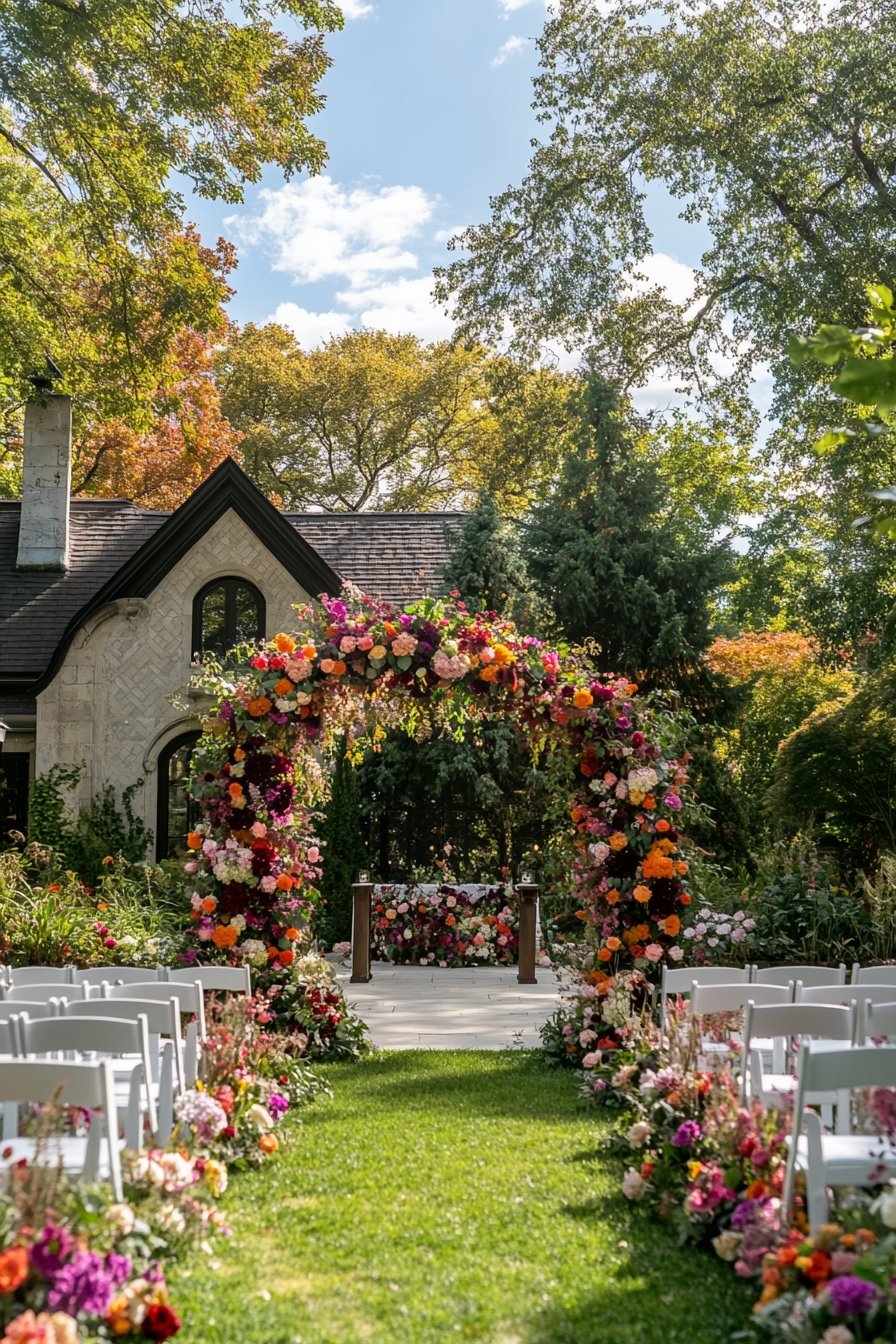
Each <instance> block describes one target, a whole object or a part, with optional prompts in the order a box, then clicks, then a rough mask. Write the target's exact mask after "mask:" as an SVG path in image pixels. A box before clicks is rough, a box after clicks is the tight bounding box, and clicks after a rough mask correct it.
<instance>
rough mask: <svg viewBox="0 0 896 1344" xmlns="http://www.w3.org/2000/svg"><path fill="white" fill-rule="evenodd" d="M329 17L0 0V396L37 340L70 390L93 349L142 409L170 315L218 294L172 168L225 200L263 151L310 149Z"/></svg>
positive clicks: (332, 14) (275, 155)
mask: <svg viewBox="0 0 896 1344" xmlns="http://www.w3.org/2000/svg"><path fill="white" fill-rule="evenodd" d="M280 20H282V21H285V22H286V23H288V24H292V25H293V26H296V25H297V26H296V32H295V34H294V35H292V36H290V35H288V34H287V33H284V32H282V31H280V28H279V27H278V21H280ZM341 22H342V20H341V13H340V11H339V9H338V8H337V7H336V6H335V4H332V3H330V0H242V3H241V4H239V5H237V4H224V3H221V0H191V2H190V3H189V4H187V3H182V2H181V0H0V87H2V90H3V101H2V107H0V277H2V283H0V377H2V379H3V380H4V383H5V400H6V401H7V402H8V403H10V404H11V405H12V406H14V405H15V402H16V398H17V394H20V393H21V392H22V390H23V388H24V379H25V378H26V377H27V376H28V375H29V374H30V373H33V372H34V371H35V370H38V371H39V370H41V369H42V368H43V357H44V352H45V351H49V352H50V353H51V354H52V356H53V358H54V359H55V360H56V362H57V363H58V364H59V365H60V367H61V368H62V370H63V373H64V375H65V378H66V382H65V390H67V391H72V392H74V393H76V394H77V395H78V397H79V399H80V400H81V401H84V400H85V399H87V400H89V399H90V395H91V393H92V391H95V390H96V387H97V384H99V382H100V381H101V380H100V376H99V373H98V372H97V365H99V366H101V367H102V371H103V374H104V375H105V377H106V380H107V383H108V385H109V386H111V387H116V386H119V380H118V374H119V373H123V374H125V375H126V382H125V388H126V396H125V398H124V399H123V400H122V402H120V404H119V406H118V408H117V410H118V413H122V411H123V410H125V409H127V410H130V411H131V412H134V413H140V412H143V413H145V412H146V409H147V405H148V402H149V400H150V397H151V393H152V391H153V390H154V389H155V388H156V387H157V386H158V384H159V382H160V380H161V374H162V364H163V361H164V357H165V355H166V354H167V352H168V350H169V347H170V341H171V338H172V337H173V336H174V334H175V332H176V331H177V330H178V328H184V327H193V328H195V329H196V330H199V331H208V330H209V329H210V327H211V325H212V322H211V320H210V313H209V306H210V305H211V306H212V307H214V306H216V305H219V304H220V302H221V300H222V298H223V297H225V296H226V289H225V290H222V289H221V286H220V284H219V283H218V282H217V281H216V280H215V279H214V277H211V278H210V276H209V272H208V267H207V265H205V264H203V262H202V258H201V257H200V255H199V252H198V239H195V238H194V237H192V235H190V234H189V231H188V232H187V234H186V235H185V226H184V220H183V213H184V201H183V198H182V196H181V194H180V192H179V190H178V188H179V185H180V184H181V183H185V184H188V185H189V186H190V187H191V188H192V189H193V190H195V191H196V192H197V193H199V194H200V195H204V196H208V197H214V198H218V199H223V200H227V201H233V202H237V201H239V200H241V199H242V188H243V184H244V183H245V182H247V181H256V180H257V179H258V178H259V176H260V175H261V172H262V169H263V167H264V166H265V164H271V163H273V164H276V165H278V167H280V168H281V169H282V170H283V172H284V173H285V174H286V175H287V176H289V175H291V174H293V173H295V172H297V171H299V170H301V169H310V170H312V171H315V170H317V169H318V168H320V167H321V165H322V163H323V161H324V147H323V145H322V143H321V142H320V140H319V139H318V138H317V137H316V136H314V135H313V134H312V133H311V131H310V130H309V128H308V126H307V124H306V123H307V119H308V118H309V116H310V115H311V114H313V113H314V112H315V111H316V110H317V109H318V108H319V107H320V106H321V96H320V94H319V93H318V91H317V84H318V82H319V80H320V78H321V76H322V75H323V73H324V72H325V70H326V69H327V66H328V64H329V59H328V57H327V55H326V52H325V50H324V47H323V36H322V34H323V32H324V31H326V30H328V29H333V28H338V27H339V26H340V25H341ZM302 29H304V32H302V31H301V30H302ZM185 238H186V239H187V240H188V241H187V242H185ZM156 338H160V339H156ZM13 418H14V417H13Z"/></svg>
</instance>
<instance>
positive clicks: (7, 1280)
mask: <svg viewBox="0 0 896 1344" xmlns="http://www.w3.org/2000/svg"><path fill="white" fill-rule="evenodd" d="M27 1277H28V1252H27V1251H26V1250H25V1248H24V1247H23V1246H10V1248H9V1250H7V1251H0V1293H14V1292H15V1290H16V1289H17V1288H19V1287H20V1286H21V1285H22V1284H23V1283H24V1282H25V1280H26V1279H27Z"/></svg>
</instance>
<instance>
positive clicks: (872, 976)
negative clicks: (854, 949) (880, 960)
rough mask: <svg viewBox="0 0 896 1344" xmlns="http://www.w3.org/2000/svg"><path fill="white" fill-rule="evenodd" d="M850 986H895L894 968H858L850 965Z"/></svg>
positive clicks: (856, 963) (895, 967)
mask: <svg viewBox="0 0 896 1344" xmlns="http://www.w3.org/2000/svg"><path fill="white" fill-rule="evenodd" d="M849 983H850V984H851V985H896V966H892V965H891V966H860V965H859V963H858V962H857V961H854V962H853V964H852V975H851V976H850V980H849Z"/></svg>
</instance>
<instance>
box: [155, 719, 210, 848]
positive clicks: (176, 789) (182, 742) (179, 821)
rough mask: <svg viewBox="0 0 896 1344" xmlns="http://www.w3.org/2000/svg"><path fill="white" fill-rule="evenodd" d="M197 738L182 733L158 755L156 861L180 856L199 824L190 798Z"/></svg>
mask: <svg viewBox="0 0 896 1344" xmlns="http://www.w3.org/2000/svg"><path fill="white" fill-rule="evenodd" d="M200 736H201V734H199V733H197V732H192V733H181V735H180V737H176V738H174V740H173V741H172V742H168V743H167V744H166V745H165V746H164V747H163V748H162V750H161V751H160V752H159V792H158V805H157V807H156V818H157V821H156V858H157V859H175V858H179V857H180V856H181V855H183V854H184V853H185V852H186V848H187V835H188V833H189V832H190V831H191V830H192V829H193V827H194V826H195V825H196V822H197V821H199V820H200V809H199V804H198V803H197V802H196V801H195V799H194V798H191V796H190V784H191V783H192V772H191V770H190V760H191V758H192V755H193V750H194V748H195V746H196V743H197V742H198V741H199V738H200Z"/></svg>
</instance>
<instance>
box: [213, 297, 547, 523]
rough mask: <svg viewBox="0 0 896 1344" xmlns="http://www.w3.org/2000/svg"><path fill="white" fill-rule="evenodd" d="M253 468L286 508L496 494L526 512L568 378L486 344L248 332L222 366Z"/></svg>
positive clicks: (452, 500)
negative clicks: (310, 346)
mask: <svg viewBox="0 0 896 1344" xmlns="http://www.w3.org/2000/svg"><path fill="white" fill-rule="evenodd" d="M218 381H219V384H220V387H221V392H222V405H223V409H224V413H225V415H226V416H227V417H228V419H229V420H230V422H231V424H232V425H233V426H234V427H235V428H236V429H238V430H239V431H240V432H241V433H242V434H243V436H244V437H243V441H242V453H243V458H244V462H245V466H246V470H247V471H248V472H249V474H250V475H251V476H252V478H253V480H255V482H256V483H257V484H258V485H259V486H260V488H261V489H262V490H264V491H266V493H268V494H270V495H272V496H276V497H277V498H278V499H279V500H280V501H281V503H282V504H283V505H284V506H285V507H286V508H293V509H301V508H307V507H308V506H309V505H315V506H319V507H322V508H325V509H331V510H341V509H364V508H368V509H369V508H380V509H426V508H439V507H445V506H446V505H450V504H457V503H459V502H463V501H465V500H467V499H468V498H470V497H475V494H476V493H477V491H478V490H479V489H482V488H486V489H488V488H493V493H494V494H495V495H496V497H497V498H498V499H500V500H501V502H502V504H503V503H504V502H505V500H506V501H507V503H509V504H510V505H511V507H514V508H516V509H519V508H521V507H523V506H524V505H525V503H526V501H527V500H528V498H529V495H530V493H531V492H532V490H533V489H535V488H537V486H538V484H539V483H540V482H542V481H544V480H547V479H550V477H551V475H552V474H553V473H554V472H555V470H556V465H557V459H558V457H559V455H560V451H561V449H560V444H561V441H562V438H563V434H564V432H565V424H566V418H567V417H566V402H567V399H568V396H569V389H570V380H569V379H568V378H566V377H564V376H563V375H556V374H552V373H550V372H548V371H533V372H531V373H530V372H529V371H527V370H525V369H523V368H520V367H519V366H516V365H514V364H513V363H512V362H511V361H508V360H499V359H495V358H494V357H492V356H490V355H489V354H488V353H487V352H486V351H485V350H484V349H482V348H481V347H473V348H470V349H467V348H465V347H463V346H460V345H453V344H451V343H449V342H447V341H439V342H436V343H434V344H425V343H424V342H422V341H420V340H418V339H417V338H416V337H415V336H409V335H408V336H395V335H391V334H390V333H389V332H385V331H353V332H349V333H348V334H346V335H345V336H339V337H336V338H334V339H332V340H331V341H329V342H327V344H326V345H324V346H321V347H320V348H319V349H316V350H312V351H310V352H305V351H304V350H302V349H301V347H300V346H299V344H298V343H297V341H296V340H295V337H294V336H293V335H292V333H291V332H289V331H288V330H287V329H286V328H285V327H281V326H277V325H276V324H269V325H267V326H264V327H257V326H254V325H252V324H249V325H247V326H246V327H245V328H243V330H242V331H241V332H239V333H237V334H236V335H235V336H234V338H233V339H232V340H231V341H230V343H229V344H228V345H227V347H226V348H225V349H224V350H223V351H222V353H221V357H220V360H219V363H218Z"/></svg>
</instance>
